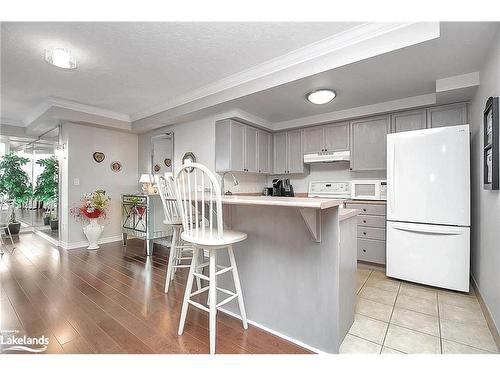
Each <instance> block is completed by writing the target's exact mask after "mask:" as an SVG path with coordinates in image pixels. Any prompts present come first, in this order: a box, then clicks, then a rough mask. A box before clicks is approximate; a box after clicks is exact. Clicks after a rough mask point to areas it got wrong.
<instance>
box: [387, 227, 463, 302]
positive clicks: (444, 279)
mask: <svg viewBox="0 0 500 375" xmlns="http://www.w3.org/2000/svg"><path fill="white" fill-rule="evenodd" d="M469 238H470V230H469V228H467V227H455V226H444V225H429V224H414V223H402V222H392V221H387V239H386V243H387V276H390V277H394V278H397V279H403V280H408V281H413V282H416V283H421V284H426V285H432V286H437V287H440V288H446V289H453V290H460V291H463V292H468V291H469V261H470V248H469Z"/></svg>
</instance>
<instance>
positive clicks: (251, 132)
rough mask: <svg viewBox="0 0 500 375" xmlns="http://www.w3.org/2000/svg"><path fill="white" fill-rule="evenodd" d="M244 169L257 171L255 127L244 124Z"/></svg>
mask: <svg viewBox="0 0 500 375" xmlns="http://www.w3.org/2000/svg"><path fill="white" fill-rule="evenodd" d="M245 171H247V172H257V129H255V128H252V127H250V126H245Z"/></svg>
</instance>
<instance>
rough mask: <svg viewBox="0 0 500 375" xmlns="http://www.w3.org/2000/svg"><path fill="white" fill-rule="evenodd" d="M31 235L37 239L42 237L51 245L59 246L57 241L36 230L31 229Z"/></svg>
mask: <svg viewBox="0 0 500 375" xmlns="http://www.w3.org/2000/svg"><path fill="white" fill-rule="evenodd" d="M33 233H35V234H36V235H37V236H39V237H42V238H43V239H44V240H46V241H49V242H50V243H51V244H52V245H56V246H59V240H56V239H55V238H53V237H51V236H49V235H48V234H45V233H43V232H42V231H39V230H37V229H33Z"/></svg>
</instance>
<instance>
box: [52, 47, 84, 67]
mask: <svg viewBox="0 0 500 375" xmlns="http://www.w3.org/2000/svg"><path fill="white" fill-rule="evenodd" d="M45 61H47V62H48V63H49V64H51V65H54V66H57V67H59V68H63V69H76V60H75V58H74V57H73V56H71V52H70V51H68V50H66V49H64V48H53V49H47V50H45Z"/></svg>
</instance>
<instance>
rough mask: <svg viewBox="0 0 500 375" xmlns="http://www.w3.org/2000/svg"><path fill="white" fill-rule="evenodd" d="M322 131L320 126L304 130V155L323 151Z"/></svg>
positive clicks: (323, 137)
mask: <svg viewBox="0 0 500 375" xmlns="http://www.w3.org/2000/svg"><path fill="white" fill-rule="evenodd" d="M324 139H325V136H324V131H323V127H322V126H314V127H312V128H306V129H304V153H305V154H313V153H316V152H321V151H323V150H324V148H325V146H324V143H325V142H324Z"/></svg>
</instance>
